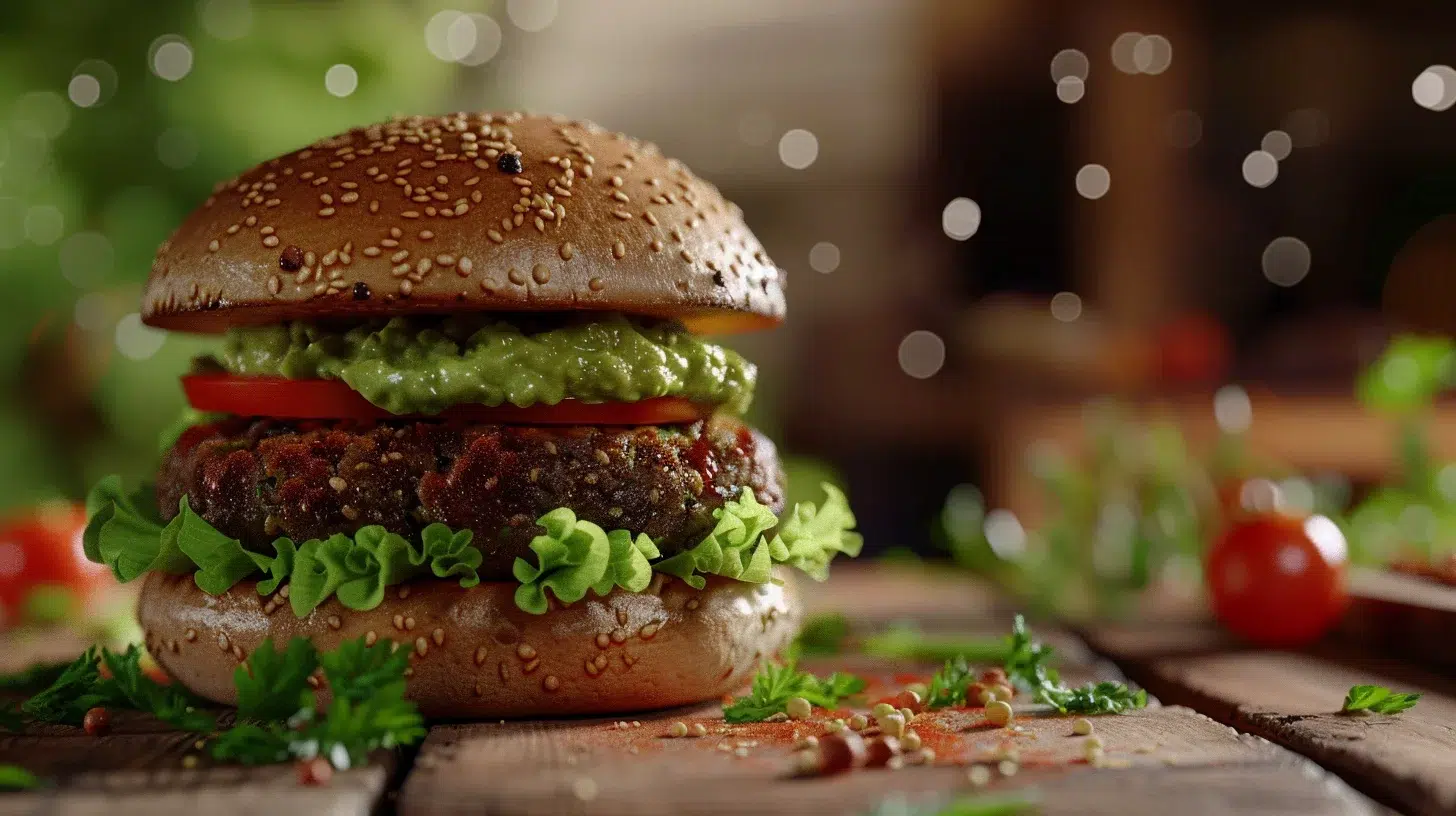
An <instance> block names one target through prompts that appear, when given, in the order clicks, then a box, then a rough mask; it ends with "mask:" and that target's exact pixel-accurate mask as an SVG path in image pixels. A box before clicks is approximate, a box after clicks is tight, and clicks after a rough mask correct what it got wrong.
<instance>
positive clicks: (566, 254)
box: [214, 241, 576, 261]
mask: <svg viewBox="0 0 1456 816" xmlns="http://www.w3.org/2000/svg"><path fill="white" fill-rule="evenodd" d="M214 243H216V242H214ZM557 252H558V253H559V254H560V255H561V260H563V261H569V260H571V258H572V256H573V255H575V254H576V249H575V248H574V247H572V245H571V242H570V241H567V242H566V243H564V244H562V245H561V248H560V249H558V250H557Z"/></svg>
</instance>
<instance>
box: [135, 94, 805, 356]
mask: <svg viewBox="0 0 1456 816" xmlns="http://www.w3.org/2000/svg"><path fill="white" fill-rule="evenodd" d="M581 309H588V310H606V311H620V312H627V313H631V314H641V315H648V316H654V317H665V318H676V319H681V320H683V321H684V322H686V323H687V324H688V325H689V327H690V328H693V329H696V330H699V331H704V332H736V331H745V330H749V329H755V328H762V327H765V326H769V325H773V324H776V323H778V322H779V321H781V320H782V319H783V316H784V293H783V275H782V273H781V272H780V270H779V269H778V268H777V267H775V266H774V264H773V263H772V261H770V260H769V258H768V256H767V255H766V254H765V253H764V251H763V247H762V246H761V245H760V244H759V243H758V240H757V239H756V238H754V237H753V234H752V233H751V232H750V231H749V229H748V227H747V226H746V225H745V224H744V222H743V215H742V212H741V211H740V210H739V209H738V207H736V206H735V205H733V204H732V203H730V202H728V201H727V200H725V199H724V198H723V196H722V195H721V194H720V193H719V192H718V190H717V189H716V188H714V187H713V186H712V185H711V184H708V183H707V182H705V181H702V180H701V179H699V178H697V177H696V176H694V175H693V174H692V173H691V172H689V171H688V169H687V168H686V167H684V166H683V165H682V164H680V163H678V162H677V161H675V160H673V159H669V158H666V157H664V156H663V155H662V154H661V153H660V152H659V151H658V150H657V148H656V147H655V146H654V145H652V144H649V143H646V142H641V141H637V140H635V139H631V138H628V137H625V136H623V135H621V134H618V133H611V132H608V131H605V130H603V129H601V128H600V127H597V126H596V125H593V124H591V123H589V122H581V121H570V120H567V119H562V118H556V117H544V116H535V115H523V114H520V113H479V114H452V115H449V116H442V117H413V118H409V119H398V120H393V121H390V122H386V123H383V124H379V125H374V126H371V127H367V128H360V129H355V130H351V131H348V132H346V133H342V134H339V135H338V136H334V137H331V138H328V139H324V140H322V141H319V142H317V143H315V144H313V145H311V146H309V147H307V148H305V149H303V150H299V151H296V152H293V153H289V154H287V155H285V156H281V157H279V158H276V159H273V160H271V161H268V162H264V163H263V164H260V165H258V166H257V167H254V168H253V169H251V170H248V171H247V172H245V173H243V174H242V175H241V176H238V177H237V178H235V179H233V180H231V181H229V182H227V183H224V184H220V185H218V187H217V188H216V190H215V193H214V195H212V196H211V197H210V198H208V199H207V201H206V202H205V203H204V204H203V206H202V207H200V208H198V209H197V210H196V211H195V212H193V213H192V215H191V216H189V217H188V218H187V220H186V221H185V222H183V224H182V226H181V227H180V228H179V229H178V230H177V232H176V233H175V234H174V235H173V236H172V237H171V238H170V239H169V240H168V241H166V242H165V243H163V244H162V246H161V248H160V250H159V251H158V253H157V258H156V261H155V262H154V263H153V265H152V273H151V276H150V277H149V278H148V279H147V284H146V289H145V291H144V293H143V296H142V317H143V320H144V321H145V322H146V323H147V324H149V325H152V326H157V327H159V328H164V329H176V330H182V331H194V332H218V331H223V330H225V329H226V328H228V327H230V326H234V325H239V324H244V323H253V324H257V323H278V322H284V321H289V320H316V319H321V318H335V317H366V316H394V315H403V314H421V313H425V314H428V313H443V312H462V311H502V312H511V311H546V310H581Z"/></svg>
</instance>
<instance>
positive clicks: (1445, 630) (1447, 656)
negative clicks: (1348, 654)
mask: <svg viewBox="0 0 1456 816" xmlns="http://www.w3.org/2000/svg"><path fill="white" fill-rule="evenodd" d="M1349 590H1350V601H1351V603H1350V610H1349V612H1348V613H1346V615H1345V617H1344V620H1343V621H1342V622H1341V625H1340V629H1339V633H1338V636H1339V638H1340V639H1341V640H1343V641H1345V642H1350V643H1357V644H1360V645H1363V646H1367V647H1369V648H1372V649H1378V650H1380V651H1382V652H1385V653H1387V654H1392V655H1397V656H1399V657H1400V658H1402V659H1403V660H1408V661H1411V662H1413V663H1417V664H1420V665H1423V666H1428V667H1430V668H1431V669H1434V670H1439V671H1441V672H1443V673H1446V674H1456V637H1452V636H1451V634H1452V633H1453V632H1456V587H1451V586H1446V585H1445V584H1440V583H1437V582H1435V581H1431V580H1427V579H1424V578H1417V577H1414V576H1410V575H1401V574H1398V573H1393V572H1388V571H1385V570H1372V569H1360V570H1353V571H1351V573H1350V582H1349Z"/></svg>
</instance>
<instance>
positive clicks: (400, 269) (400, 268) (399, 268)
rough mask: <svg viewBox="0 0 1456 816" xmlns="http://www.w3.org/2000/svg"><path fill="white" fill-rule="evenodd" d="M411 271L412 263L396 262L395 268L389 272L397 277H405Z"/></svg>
mask: <svg viewBox="0 0 1456 816" xmlns="http://www.w3.org/2000/svg"><path fill="white" fill-rule="evenodd" d="M409 271H410V265H409V263H408V262H406V263H401V264H395V265H394V268H393V269H391V270H389V274H391V275H393V276H395V277H396V278H398V277H403V276H404V275H405V274H407V273H408V272H409Z"/></svg>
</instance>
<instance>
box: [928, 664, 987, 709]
mask: <svg viewBox="0 0 1456 816" xmlns="http://www.w3.org/2000/svg"><path fill="white" fill-rule="evenodd" d="M974 677H975V673H974V669H972V668H971V664H970V661H968V660H966V658H965V657H964V656H963V655H956V656H955V657H953V658H951V659H950V660H947V661H946V662H945V665H944V666H942V667H941V668H940V670H938V671H937V672H936V673H935V674H934V675H932V676H931V678H930V686H929V688H928V689H927V690H926V693H925V705H926V707H927V708H947V707H949V706H958V705H965V704H966V691H967V689H968V688H969V686H970V685H971V682H972V679H973V678H974Z"/></svg>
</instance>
